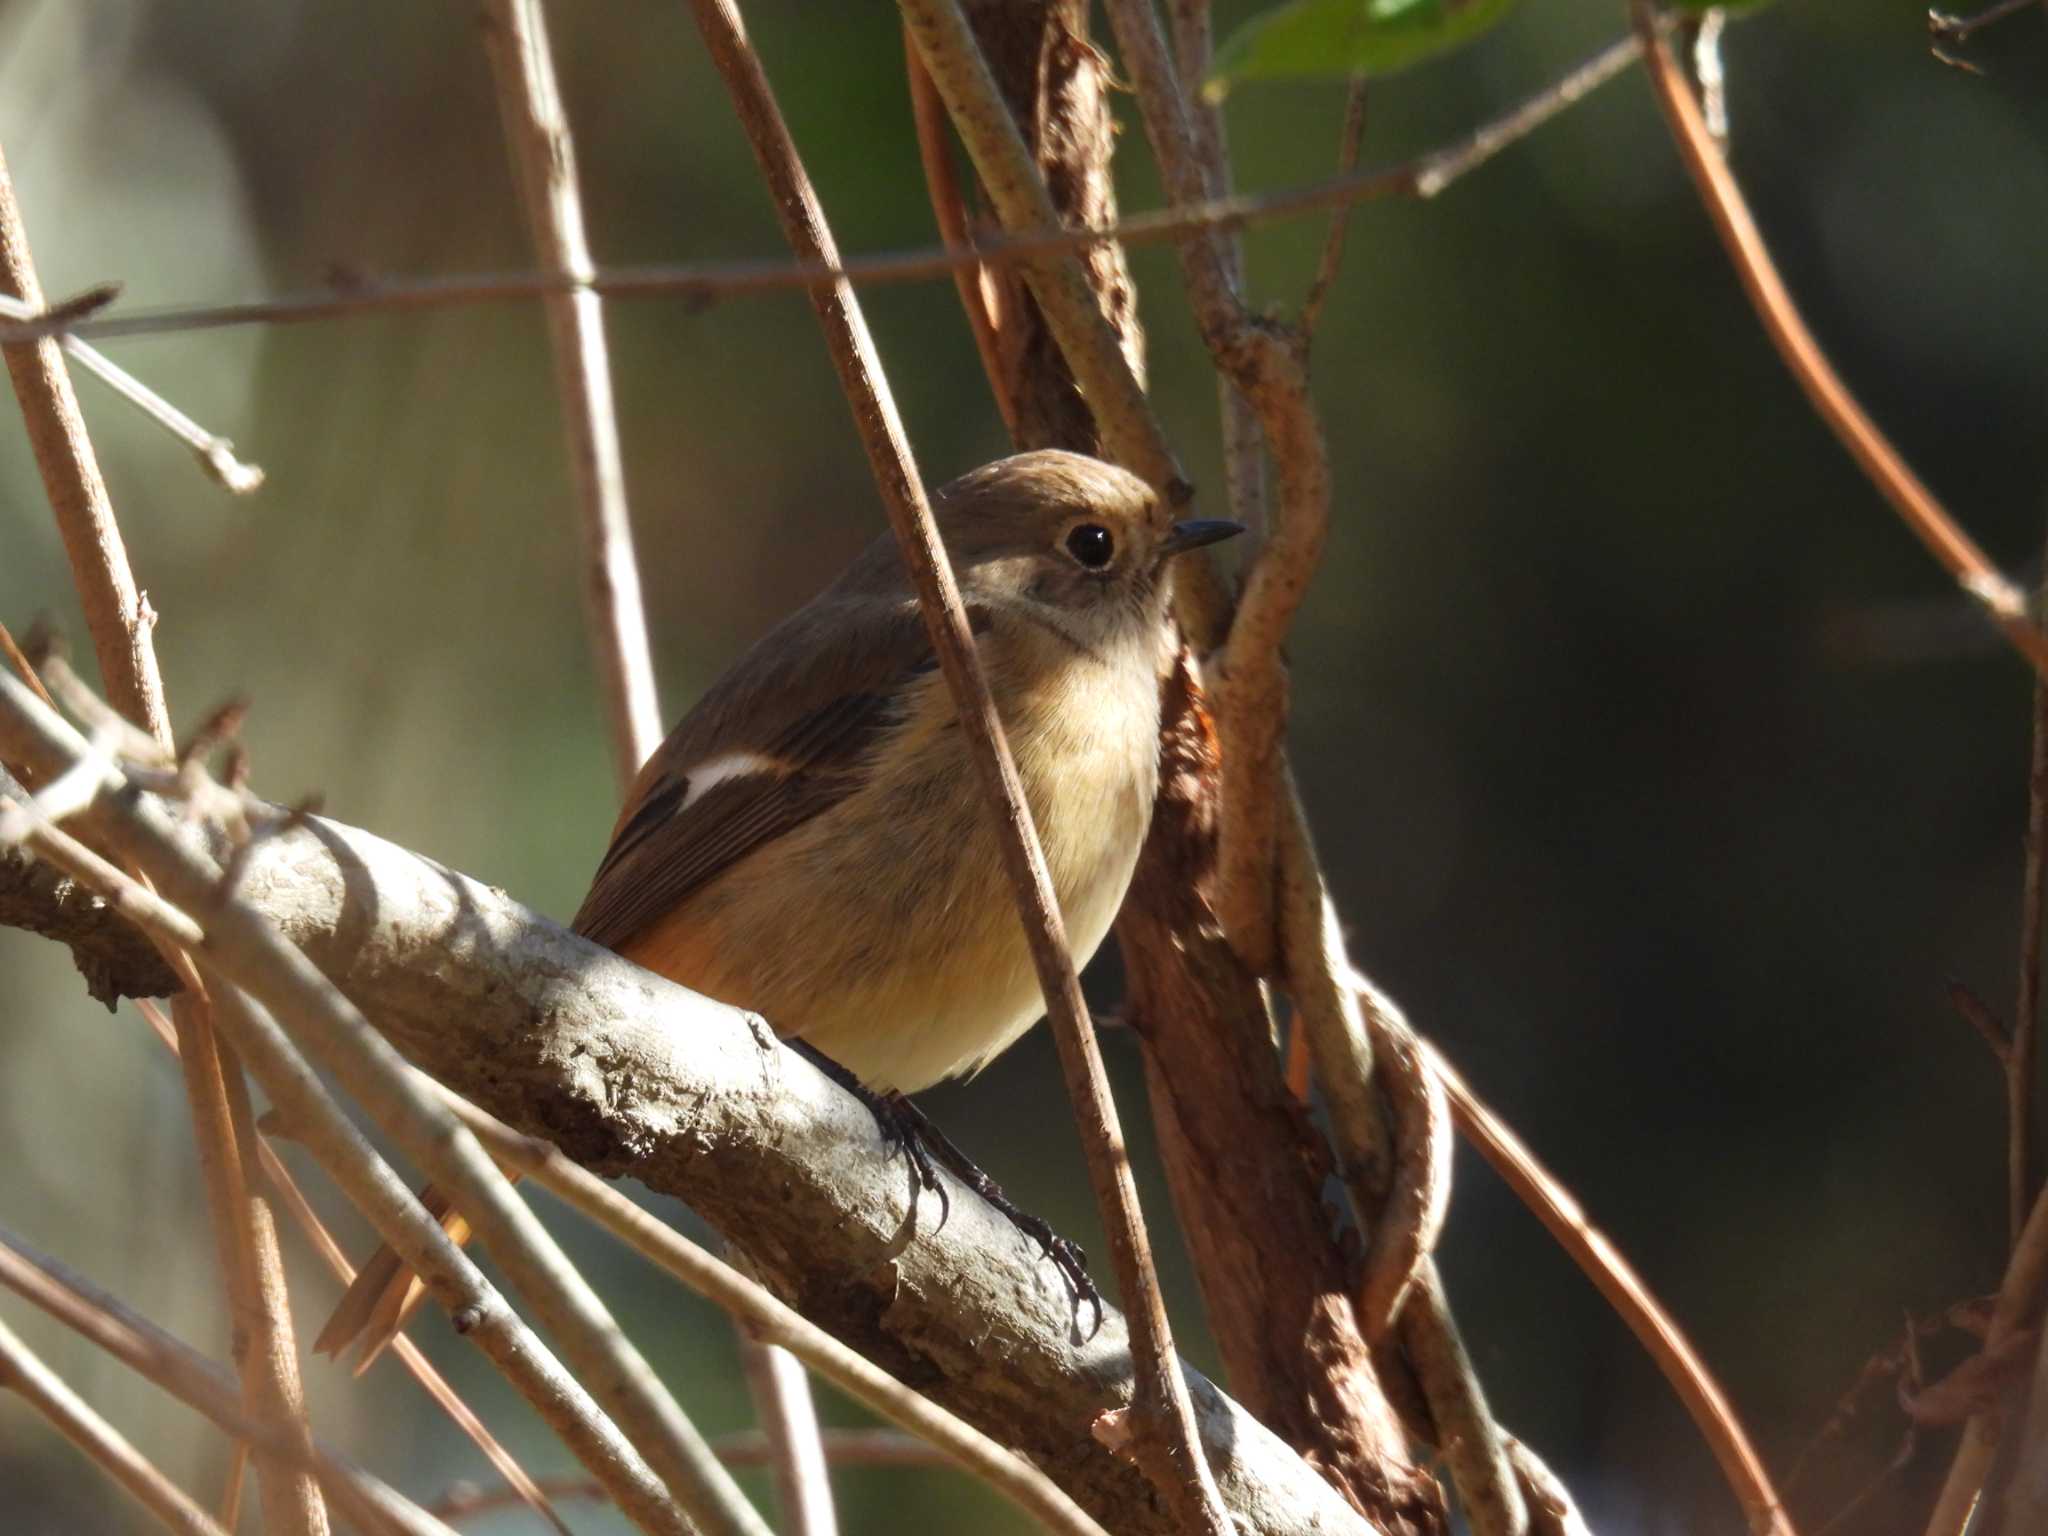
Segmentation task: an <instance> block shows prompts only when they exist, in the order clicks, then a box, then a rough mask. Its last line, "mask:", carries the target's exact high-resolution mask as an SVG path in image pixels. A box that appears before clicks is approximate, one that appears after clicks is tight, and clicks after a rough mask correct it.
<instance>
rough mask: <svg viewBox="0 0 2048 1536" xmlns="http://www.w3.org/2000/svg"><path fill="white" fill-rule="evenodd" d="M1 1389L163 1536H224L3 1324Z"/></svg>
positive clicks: (217, 1524)
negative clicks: (168, 1533)
mask: <svg viewBox="0 0 2048 1536" xmlns="http://www.w3.org/2000/svg"><path fill="white" fill-rule="evenodd" d="M0 1388H7V1389H12V1390H13V1391H14V1392H16V1393H17V1394H19V1395H20V1397H21V1399H22V1401H24V1402H26V1403H27V1404H28V1405H29V1406H30V1407H32V1408H34V1409H35V1410H36V1411H37V1412H38V1413H40V1414H41V1415H42V1416H43V1417H44V1418H46V1419H48V1420H49V1421H50V1422H51V1424H53V1425H55V1426H56V1428H57V1430H58V1431H59V1433H61V1434H62V1435H63V1436H64V1438H65V1439H67V1440H69V1441H70V1442H71V1443H72V1444H73V1445H76V1446H77V1447H78V1448H79V1449H80V1450H81V1451H83V1452H84V1453H85V1454H86V1455H87V1456H88V1457H90V1458H91V1459H92V1461H93V1462H94V1463H95V1464H96V1465H97V1466H98V1467H99V1468H100V1470H101V1471H103V1472H105V1473H106V1474H107V1476H108V1477H110V1478H112V1479H113V1480H114V1481H115V1482H117V1483H119V1484H120V1485H121V1486H122V1487H123V1488H125V1489H127V1490H128V1493H129V1495H130V1497H132V1498H133V1499H134V1500H135V1502H136V1503H138V1504H140V1505H141V1506H142V1507H143V1508H144V1509H146V1510H148V1511H149V1512H150V1513H151V1514H152V1515H155V1516H156V1518H157V1520H158V1521H159V1522H160V1523H161V1524H162V1525H163V1526H164V1527H165V1528H166V1529H167V1530H172V1531H177V1532H180V1533H182V1536H227V1533H226V1532H225V1531H223V1530H222V1529H221V1525H220V1522H219V1521H217V1520H215V1519H214V1518H213V1516H211V1515H209V1514H208V1513H207V1512H206V1511H205V1510H203V1509H201V1508H200V1507H199V1505H198V1504H196V1503H194V1502H193V1500H192V1497H191V1495H189V1494H188V1493H186V1492H185V1490H184V1489H182V1488H180V1487H179V1486H178V1485H177V1484H176V1483H174V1482H172V1481H171V1480H170V1479H169V1478H168V1477H166V1476H164V1474H163V1472H162V1470H161V1469H160V1468H159V1467H157V1465H156V1464H155V1463H154V1462H152V1461H150V1460H149V1459H148V1458H147V1457H146V1456H144V1455H143V1454H142V1453H141V1452H140V1451H138V1450H136V1449H135V1447H134V1446H133V1445H131V1444H129V1443H128V1440H127V1437H126V1436H124V1435H123V1434H122V1433H121V1432H120V1431H119V1430H118V1429H116V1428H114V1426H113V1425H111V1424H109V1423H108V1422H107V1421H106V1420H105V1419H103V1418H101V1417H100V1416H99V1415H98V1414H97V1413H95V1412H93V1410H92V1407H91V1405H89V1404H88V1403H87V1402H86V1401H85V1400H84V1399H83V1398H81V1397H80V1396H79V1395H78V1394H77V1393H76V1392H73V1391H72V1390H71V1388H70V1387H68V1386H66V1385H65V1383H64V1379H63V1378H62V1377H60V1376H59V1375H58V1374H57V1373H56V1372H55V1371H53V1370H51V1369H50V1368H49V1367H48V1366H47V1365H45V1364H43V1362H42V1361H41V1360H39V1359H37V1358H36V1356H35V1354H34V1352H33V1351H31V1350H30V1349H29V1347H28V1346H27V1345H26V1344H24V1343H22V1342H21V1340H20V1339H18V1338H16V1337H15V1336H14V1333H13V1331H12V1330H11V1329H10V1328H8V1326H7V1325H6V1324H5V1323H0Z"/></svg>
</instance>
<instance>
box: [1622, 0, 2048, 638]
mask: <svg viewBox="0 0 2048 1536" xmlns="http://www.w3.org/2000/svg"><path fill="white" fill-rule="evenodd" d="M1629 15H1630V17H1631V18H1632V19H1633V21H1634V23H1635V28H1636V35H1637V36H1638V37H1639V38H1640V39H1641V40H1642V44H1643V50H1644V58H1645V59H1646V60H1647V61H1648V64H1649V69H1650V81H1651V84H1652V85H1654V86H1655V87H1656V92H1657V101H1658V104H1659V105H1660V106H1662V107H1663V109H1664V119H1665V121H1666V123H1667V124H1669V126H1670V128H1671V133H1672V137H1673V138H1674V139H1675V140H1676V141H1677V144H1678V150H1679V154H1680V156H1681V158H1683V160H1684V161H1685V168H1686V170H1687V171H1688V172H1689V173H1690V174H1691V176H1692V180H1693V185H1694V186H1695V187H1696V188H1697V189H1698V191H1699V195H1700V201H1701V202H1702V203H1704V204H1705V205H1706V209H1707V213H1708V215H1709V216H1710V217H1711V218H1712V219H1713V221H1714V228H1715V230H1716V232H1717V233H1719V235H1720V237H1721V243H1722V245H1723V246H1724V247H1725V248H1726V249H1727V252H1728V258H1729V260H1730V261H1731V262H1733V263H1734V265H1735V273H1736V276H1737V277H1739V278H1740V279H1741V281H1742V288H1743V291H1744V292H1745V293H1746V294H1747V295H1748V296H1749V301H1750V304H1751V306H1752V307H1753V308H1754V309H1755V310H1756V313H1757V319H1758V320H1759V321H1761V322H1762V324H1763V328H1764V333H1765V334H1766V335H1767V336H1769V337H1770V340H1771V344H1772V345H1773V346H1774V347H1776V348H1777V350H1778V355H1779V357H1780V358H1782V359H1783V360H1784V363H1785V366H1786V367H1787V368H1789V369H1790V370H1791V372H1792V377H1793V379H1794V380H1795V381H1796V382H1797V383H1798V385H1799V387H1800V389H1801V390H1802V391H1804V393H1805V395H1806V398H1807V400H1808V402H1809V403H1810V404H1811V405H1812V406H1813V409H1814V411H1815V413H1816V414H1817V415H1819V417H1820V418H1821V420H1822V421H1824V422H1826V423H1827V425H1828V427H1829V429H1830V430H1831V431H1833V433H1834V434H1835V436H1836V437H1837V438H1838V439H1840V441H1841V443H1842V446H1843V447H1844V448H1846V449H1848V451H1849V456H1850V457H1851V458H1852V459H1854V460H1855V461H1856V465H1857V467H1858V468H1859V469H1861V470H1862V471H1863V473H1864V474H1865V475H1866V476H1867V477H1868V478H1869V480H1870V482H1871V484H1872V485H1874V486H1876V487H1877V489H1878V491H1879V493H1880V494H1881V495H1883V497H1884V498H1885V500H1886V501H1888V502H1890V503H1891V505H1892V509H1893V510H1894V511H1895V512H1897V513H1898V515H1899V517H1900V519H1901V520H1902V521H1903V522H1904V523H1905V524H1906V527H1907V528H1908V529H1910V530H1911V531H1912V533H1913V535H1914V537H1915V538H1917V539H1919V540H1920V542H1921V543H1922V544H1924V545H1925V546H1926V547H1927V550H1928V552H1929V553H1930V554H1932V555H1933V556H1934V558H1935V559H1936V560H1938V561H1939V562H1940V563H1941V565H1942V566H1943V568H1945V569H1946V570H1947V571H1948V573H1949V574H1950V575H1951V576H1953V577H1954V578H1955V579H1956V583H1957V585H1959V586H1960V587H1961V588H1962V589H1963V591H1964V592H1966V593H1968V594H1969V595H1970V596H1971V597H1972V598H1974V599H1976V601H1977V602H1978V604H1979V605H1980V606H1981V607H1982V608H1983V609H1984V611H1985V613H1986V614H1987V615H1988V616H1989V617H1990V619H1991V621H1992V623H1993V624H1995V625H1996V626H1997V627H1998V630H1999V632H2000V633H2001V634H2003V635H2004V636H2005V637H2006V639H2007V640H2008V641H2009V642H2010V643H2011V645H2012V647H2013V649H2014V650H2016V651H2018V652H2019V653H2020V655H2021V656H2023V657H2024V658H2026V660H2027V662H2028V664H2029V665H2031V666H2032V667H2033V668H2034V670H2035V672H2036V674H2038V675H2040V676H2043V677H2048V632H2043V631H2042V630H2041V629H2040V628H2039V627H2037V626H2036V625H2035V624H2034V622H2033V620H2032V619H2031V618H2030V617H2029V616H2028V614H2027V605H2026V598H2025V596H2024V594H2023V593H2021V591H2020V590H2019V588H2017V587H2016V586H2014V585H2013V583H2012V582H2011V581H2010V580H2008V579H2007V578H2006V577H2005V575H2004V574H2003V573H2002V572H2000V571H1999V569H1998V568H1997V567H1996V566H1994V565H1993V564H1992V563H1991V561H1990V559H1989V558H1988V557H1987V556H1986V555H1985V553H1984V552H1983V550H1981V549H1979V548H1978V547H1977V545H1976V542H1975V541H1974V540H1973V539H1971V538H1970V536H1969V535H1968V534H1967V533H1965V532H1964V531H1963V530H1962V528H1961V527H1960V526H1959V525H1958V524H1957V523H1956V520H1955V519H1954V518H1953V517H1952V516H1950V514H1949V511H1948V509H1947V508H1946V507H1944V506H1943V505H1942V504H1941V502H1940V501H1938V500H1937V499H1936V498H1935V495H1934V493H1933V492H1932V491H1930V490H1929V489H1928V488H1927V487H1926V486H1925V485H1924V484H1922V483H1921V481H1920V478H1919V477H1918V476H1917V475H1915V474H1914V473H1913V471H1912V470H1911V469H1910V468H1909V467H1908V466H1907V464H1906V461H1905V460H1904V459H1902V458H1901V457H1900V456H1899V452H1898V450H1897V449H1896V448H1894V447H1893V446H1892V445H1891V442H1890V440H1889V439H1887V438H1886V437H1885V435H1884V434H1883V433H1882V432H1881V431H1879V430H1878V427H1877V424H1876V423H1875V422H1874V421H1872V420H1871V419H1870V417H1869V415H1868V414H1866V413H1865V411H1864V409H1863V407H1862V406H1861V405H1859V404H1857V402H1856V397H1855V396H1854V395H1852V394H1850V393H1849V388H1848V386H1847V385H1846V384H1844V383H1843V382H1842V379H1841V375H1839V374H1838V373H1836V372H1835V369H1834V365H1833V364H1831V363H1830V362H1829V361H1828V359H1827V354H1826V353H1825V352H1823V351H1822V350H1821V347H1820V343H1819V342H1817V341H1816V340H1815V339H1814V337H1813V333H1812V332H1811V331H1810V330H1808V329H1807V326H1806V321H1805V320H1804V318H1802V317H1801V315H1800V313H1799V308H1798V306H1797V305H1796V304H1795V303H1794V302H1793V300H1792V294H1791V291H1790V290H1789V289H1787V288H1786V286H1785V281H1784V279H1783V278H1782V277H1780V276H1779V275H1778V268H1777V264H1776V263H1775V262H1773V261H1772V260H1771V253H1770V249H1769V247H1768V246H1766V245H1765V244H1764V239H1763V235H1762V233H1761V232H1760V231H1759V230H1758V229H1757V226H1756V220H1755V219H1754V218H1753V217H1752V216H1751V214H1750V211H1749V205H1748V204H1747V203H1746V202H1745V201H1744V200H1743V196H1742V189H1741V188H1740V187H1738V186H1737V185H1736V183H1735V177H1734V175H1733V173H1731V172H1730V171H1729V169H1728V162H1727V159H1726V157H1725V156H1723V155H1722V153H1721V150H1720V146H1718V145H1717V144H1715V142H1714V140H1713V136H1712V135H1711V134H1709V133H1708V132H1707V125H1706V122H1705V120H1704V119H1703V118H1702V117H1701V115H1700V108H1699V103H1698V102H1697V101H1695V100H1694V99H1693V94H1692V88H1691V86H1689V85H1688V84H1687V83H1686V80H1685V75H1684V73H1683V71H1681V70H1680V69H1679V66H1678V60H1677V59H1676V58H1674V57H1673V56H1672V53H1671V49H1670V48H1669V46H1668V45H1667V44H1666V42H1665V40H1664V37H1663V34H1662V32H1661V31H1660V29H1659V27H1658V21H1657V14H1656V9H1655V7H1654V5H1653V4H1652V3H1651V0H1630V6H1629Z"/></svg>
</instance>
